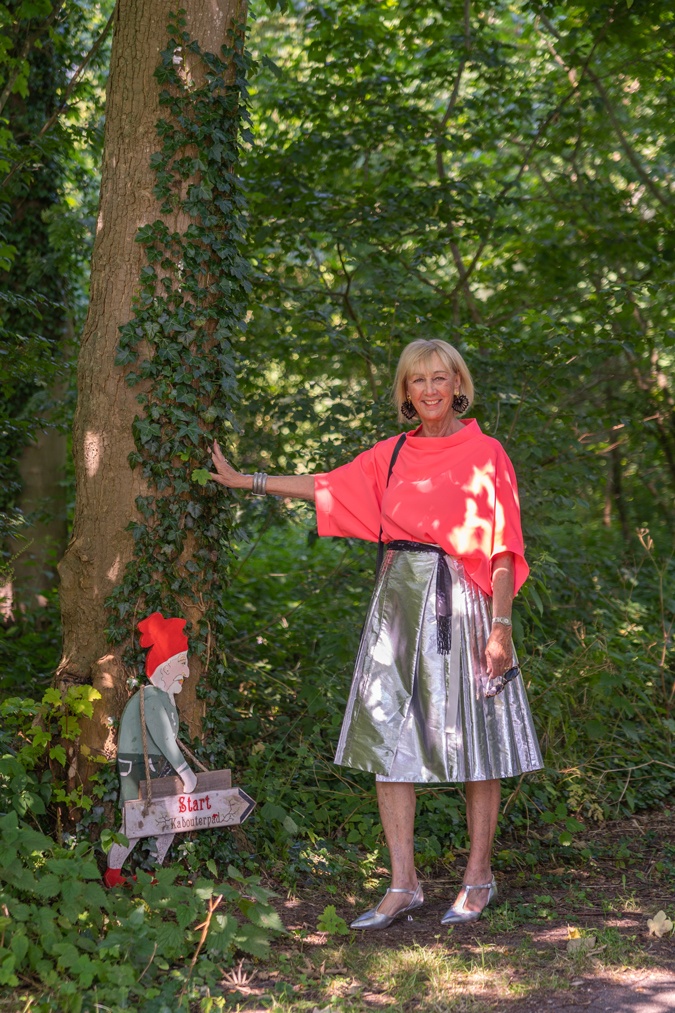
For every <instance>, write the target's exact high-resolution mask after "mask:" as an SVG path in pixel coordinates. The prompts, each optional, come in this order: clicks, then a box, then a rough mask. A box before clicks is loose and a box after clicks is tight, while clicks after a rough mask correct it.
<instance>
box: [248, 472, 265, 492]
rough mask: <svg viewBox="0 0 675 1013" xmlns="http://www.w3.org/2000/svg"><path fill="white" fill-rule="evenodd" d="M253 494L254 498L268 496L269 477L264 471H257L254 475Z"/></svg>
mask: <svg viewBox="0 0 675 1013" xmlns="http://www.w3.org/2000/svg"><path fill="white" fill-rule="evenodd" d="M251 492H252V493H253V495H254V496H266V495H267V475H266V474H265V472H264V471H256V472H255V473H254V475H253V488H252V489H251Z"/></svg>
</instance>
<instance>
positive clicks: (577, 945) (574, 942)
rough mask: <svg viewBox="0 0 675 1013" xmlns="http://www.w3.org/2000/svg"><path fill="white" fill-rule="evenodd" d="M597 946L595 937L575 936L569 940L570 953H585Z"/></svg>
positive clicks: (568, 948)
mask: <svg viewBox="0 0 675 1013" xmlns="http://www.w3.org/2000/svg"><path fill="white" fill-rule="evenodd" d="M594 946H595V936H582V937H579V936H574V937H573V938H572V939H568V940H567V952H568V953H585V952H586V951H587V950H592V949H593V947H594Z"/></svg>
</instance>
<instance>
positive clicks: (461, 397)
mask: <svg viewBox="0 0 675 1013" xmlns="http://www.w3.org/2000/svg"><path fill="white" fill-rule="evenodd" d="M468 407H469V399H468V397H467V396H466V394H455V396H454V397H453V399H452V410H453V412H454V413H455V414H456V415H463V414H464V412H465V411H466V410H467V408H468Z"/></svg>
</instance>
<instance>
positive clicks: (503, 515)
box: [490, 447, 530, 594]
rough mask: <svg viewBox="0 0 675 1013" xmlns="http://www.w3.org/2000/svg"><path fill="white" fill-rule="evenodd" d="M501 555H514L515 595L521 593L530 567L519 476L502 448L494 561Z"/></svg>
mask: <svg viewBox="0 0 675 1013" xmlns="http://www.w3.org/2000/svg"><path fill="white" fill-rule="evenodd" d="M500 552H512V553H513V558H514V563H515V580H514V594H517V593H518V591H519V590H520V588H521V587H522V586H523V584H524V583H525V580H526V579H527V575H528V573H529V572H530V568H529V566H528V565H527V563H526V562H525V546H524V543H523V532H522V528H521V525H520V501H519V499H518V483H517V481H516V473H515V471H514V470H513V465H512V464H511V461H510V460H509V458H508V455H507V453H506V451H505V450H503V449H502V448H501V447H500V448H499V453H498V455H497V460H496V464H495V508H494V527H493V535H492V551H491V553H490V559H491V560H492V559H494V557H495V556H496V555H498V554H499V553H500Z"/></svg>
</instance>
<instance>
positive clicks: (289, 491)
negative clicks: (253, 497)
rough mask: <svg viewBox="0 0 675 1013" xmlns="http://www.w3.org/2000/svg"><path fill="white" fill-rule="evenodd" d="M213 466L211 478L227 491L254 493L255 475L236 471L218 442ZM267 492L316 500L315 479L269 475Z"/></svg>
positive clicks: (307, 476) (311, 477)
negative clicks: (226, 458) (242, 490)
mask: <svg viewBox="0 0 675 1013" xmlns="http://www.w3.org/2000/svg"><path fill="white" fill-rule="evenodd" d="M211 456H212V458H213V466H214V468H215V469H216V471H215V474H214V473H213V472H212V473H211V478H212V479H213V480H214V482H218V484H219V485H224V486H225V488H226V489H245V490H247V491H248V492H252V491H253V475H243V474H242V473H241V472H240V471H235V469H234V468H233V467H232V465H231V464H228V462H227V461H226V460H225V458H224V457H223V452H222V450H221V449H220V447H219V446H218V443H217V441H215V440H214V443H213V453H212V455H211ZM267 492H268V493H270V494H271V495H272V496H287V497H289V498H291V499H309V500H314V477H313V476H312V475H268V476H267Z"/></svg>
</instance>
